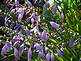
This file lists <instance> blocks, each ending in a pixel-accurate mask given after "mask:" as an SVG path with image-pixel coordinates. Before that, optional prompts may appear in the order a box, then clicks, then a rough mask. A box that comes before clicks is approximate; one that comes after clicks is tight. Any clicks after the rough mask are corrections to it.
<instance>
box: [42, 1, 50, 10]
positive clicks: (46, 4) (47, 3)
mask: <svg viewBox="0 0 81 61" xmlns="http://www.w3.org/2000/svg"><path fill="white" fill-rule="evenodd" d="M49 6H50V5H49V2H48V1H47V2H46V3H45V4H44V7H43V8H44V9H47V8H49Z"/></svg>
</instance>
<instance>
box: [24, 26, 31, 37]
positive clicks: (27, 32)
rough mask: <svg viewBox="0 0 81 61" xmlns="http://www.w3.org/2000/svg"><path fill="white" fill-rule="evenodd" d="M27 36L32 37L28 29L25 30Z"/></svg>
mask: <svg viewBox="0 0 81 61" xmlns="http://www.w3.org/2000/svg"><path fill="white" fill-rule="evenodd" d="M25 32H26V35H27V36H29V35H30V30H29V29H28V28H27V27H26V29H25Z"/></svg>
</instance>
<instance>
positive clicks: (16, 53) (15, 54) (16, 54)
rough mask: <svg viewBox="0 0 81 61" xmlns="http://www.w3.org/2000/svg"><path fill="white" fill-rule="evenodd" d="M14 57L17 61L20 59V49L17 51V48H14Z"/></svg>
mask: <svg viewBox="0 0 81 61" xmlns="http://www.w3.org/2000/svg"><path fill="white" fill-rule="evenodd" d="M14 57H15V58H16V59H18V58H19V54H18V49H17V48H14Z"/></svg>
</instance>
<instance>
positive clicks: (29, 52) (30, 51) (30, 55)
mask: <svg viewBox="0 0 81 61" xmlns="http://www.w3.org/2000/svg"><path fill="white" fill-rule="evenodd" d="M31 57H32V50H31V47H30V48H29V49H28V61H30V60H31Z"/></svg>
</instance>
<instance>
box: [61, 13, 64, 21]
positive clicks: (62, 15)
mask: <svg viewBox="0 0 81 61" xmlns="http://www.w3.org/2000/svg"><path fill="white" fill-rule="evenodd" d="M61 19H62V21H64V13H63V12H61Z"/></svg>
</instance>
